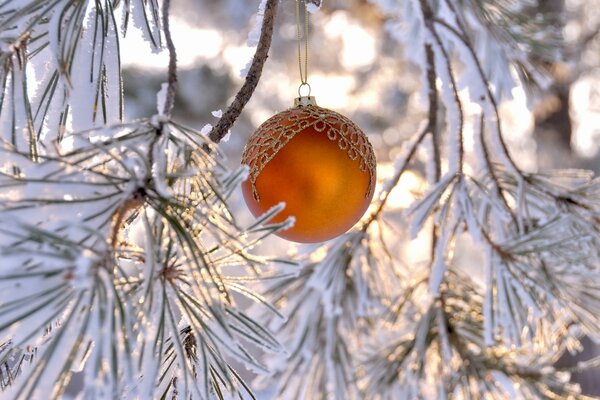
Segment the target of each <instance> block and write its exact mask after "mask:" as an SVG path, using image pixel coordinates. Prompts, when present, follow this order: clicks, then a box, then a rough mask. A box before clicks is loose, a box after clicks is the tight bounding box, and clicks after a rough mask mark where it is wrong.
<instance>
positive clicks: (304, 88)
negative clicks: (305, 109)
mask: <svg viewBox="0 0 600 400" xmlns="http://www.w3.org/2000/svg"><path fill="white" fill-rule="evenodd" d="M311 91H312V89H311V87H310V85H309V84H308V83H307V82H302V83H301V84H300V86H298V97H310V93H311Z"/></svg>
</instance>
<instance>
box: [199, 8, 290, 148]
mask: <svg viewBox="0 0 600 400" xmlns="http://www.w3.org/2000/svg"><path fill="white" fill-rule="evenodd" d="M278 2H279V0H267V4H266V5H265V13H264V19H263V25H262V28H261V31H260V39H259V41H258V46H257V47H256V53H254V58H253V59H252V64H251V65H250V69H249V70H248V75H246V81H245V82H244V85H243V86H242V87H241V89H240V90H239V92H238V93H237V95H236V96H235V99H234V100H233V102H232V103H231V105H230V106H229V108H228V109H227V111H225V113H224V114H223V116H222V117H221V119H220V120H219V122H218V123H217V124H216V125H215V126H214V127H213V128H212V130H211V131H210V133H209V135H208V137H209V138H210V139H211V140H212V141H213V142H215V143H219V142H220V141H221V139H223V138H224V137H225V135H227V132H228V131H229V129H230V128H231V126H232V125H233V124H234V123H235V121H236V119H237V118H238V117H239V116H240V114H241V113H242V110H243V109H244V107H245V106H246V104H247V103H248V101H249V100H250V98H251V97H252V94H253V93H254V90H255V89H256V86H257V85H258V82H259V80H260V76H261V75H262V70H263V66H264V64H265V61H267V58H268V56H269V49H270V48H271V39H272V38H273V26H274V24H275V16H276V15H277V3H278Z"/></svg>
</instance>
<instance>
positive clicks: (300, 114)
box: [242, 3, 376, 243]
mask: <svg viewBox="0 0 600 400" xmlns="http://www.w3.org/2000/svg"><path fill="white" fill-rule="evenodd" d="M297 4H298V3H297ZM297 15H298V20H299V7H298V6H297ZM305 18H306V21H308V19H307V18H308V16H307V13H306V8H305ZM298 26H300V24H299V23H298ZM307 31H308V29H307V28H306V29H305V32H307ZM299 38H300V34H299ZM299 42H300V41H299ZM299 49H300V47H299ZM299 54H300V50H299ZM299 59H301V58H300V57H299ZM307 59H308V57H306V58H305V60H307ZM307 64H308V62H307V61H306V63H305V68H304V71H303V69H302V63H301V62H300V76H301V80H302V84H301V85H300V89H299V90H298V92H299V95H300V97H299V98H297V99H296V102H295V106H294V107H293V108H290V109H288V110H286V111H283V112H280V113H278V114H276V115H274V116H273V117H271V118H269V119H268V120H267V121H266V122H264V123H263V124H262V125H261V126H260V127H259V128H258V129H257V130H256V132H254V134H253V135H252V136H251V137H250V139H249V140H248V143H247V144H246V148H245V149H244V153H243V155H242V164H246V165H248V166H249V168H250V175H249V178H248V180H246V181H245V182H244V183H243V184H242V191H243V195H244V199H245V201H246V203H247V205H248V208H249V209H250V211H251V212H252V214H254V215H255V216H259V215H261V214H263V213H264V212H266V211H267V210H269V209H270V208H271V207H273V206H275V205H277V204H279V203H280V202H284V203H285V205H286V206H285V209H284V210H283V211H282V212H280V213H279V214H278V215H277V216H275V217H274V218H273V220H272V221H271V222H280V221H283V220H285V219H286V218H288V217H289V216H293V217H294V218H295V224H294V226H293V227H292V228H290V229H287V230H284V231H280V232H278V233H277V235H278V236H280V237H282V238H285V239H288V240H293V241H296V242H305V243H310V242H321V241H325V240H328V239H332V238H334V237H336V236H338V235H340V234H342V233H344V232H346V231H347V230H348V229H350V228H351V227H352V226H353V225H354V224H355V223H356V222H357V221H358V220H359V219H360V217H361V216H362V215H363V214H364V212H365V211H366V210H367V208H368V207H369V204H370V202H371V199H372V198H373V193H374V189H375V181H376V161H375V154H374V152H373V147H372V146H371V144H370V143H369V140H368V139H367V137H366V135H365V134H364V133H363V132H362V130H361V129H360V128H359V127H358V126H357V125H356V124H354V123H353V122H352V121H351V120H350V119H348V118H346V117H344V116H343V115H341V114H339V113H337V112H335V111H331V110H328V109H326V108H322V107H319V106H318V105H317V104H316V101H315V98H314V97H312V96H310V86H309V85H308V83H307V79H306V77H307V73H306V71H307V68H306V67H307ZM303 88H308V89H309V93H308V95H307V96H302V95H301V90H302V89H303Z"/></svg>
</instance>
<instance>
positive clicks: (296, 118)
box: [242, 105, 377, 201]
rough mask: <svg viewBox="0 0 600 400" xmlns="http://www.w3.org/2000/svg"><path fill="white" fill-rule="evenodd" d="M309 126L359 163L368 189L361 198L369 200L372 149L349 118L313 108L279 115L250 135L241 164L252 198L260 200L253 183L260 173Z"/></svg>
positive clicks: (373, 162) (372, 177)
mask: <svg viewBox="0 0 600 400" xmlns="http://www.w3.org/2000/svg"><path fill="white" fill-rule="evenodd" d="M311 126H312V127H313V129H314V130H315V131H316V132H319V133H323V134H324V135H327V138H329V140H331V141H334V142H337V144H338V147H339V148H340V150H342V151H345V152H346V153H347V154H348V157H349V158H350V159H351V160H353V161H354V160H359V161H358V166H359V168H360V171H361V172H366V173H368V174H369V187H368V189H367V192H366V193H365V198H369V197H370V196H371V195H372V193H373V191H374V190H375V174H376V168H377V163H376V160H375V152H374V151H373V146H371V143H369V140H368V138H367V136H366V135H365V134H364V133H363V131H362V130H361V129H360V128H359V127H358V126H357V125H356V124H355V123H354V122H352V121H351V120H350V119H348V118H346V117H344V116H343V115H341V114H339V113H337V112H335V111H331V110H328V109H326V108H322V107H319V106H317V105H308V106H301V107H294V108H290V109H288V110H286V111H283V112H280V113H279V114H276V115H274V116H273V117H271V118H269V119H268V120H267V121H265V122H264V123H263V124H262V125H261V126H259V127H258V129H257V130H256V132H254V134H252V136H251V137H250V139H249V140H248V143H247V144H246V147H245V148H244V153H243V154H242V164H246V165H248V166H249V167H250V177H249V178H250V183H251V184H252V193H253V194H254V198H255V199H256V200H257V201H259V200H260V199H259V196H258V192H257V191H256V180H257V179H258V176H259V175H260V173H261V172H262V170H263V169H264V168H265V167H266V166H267V164H268V163H269V162H270V161H271V160H272V159H273V158H274V157H275V156H276V155H277V153H278V152H279V150H281V149H282V148H283V147H284V146H285V145H286V144H287V143H288V142H289V141H290V140H292V138H293V137H294V136H295V135H296V134H298V133H299V132H301V131H303V130H304V129H306V128H309V127H311Z"/></svg>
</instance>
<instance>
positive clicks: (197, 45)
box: [122, 0, 600, 394]
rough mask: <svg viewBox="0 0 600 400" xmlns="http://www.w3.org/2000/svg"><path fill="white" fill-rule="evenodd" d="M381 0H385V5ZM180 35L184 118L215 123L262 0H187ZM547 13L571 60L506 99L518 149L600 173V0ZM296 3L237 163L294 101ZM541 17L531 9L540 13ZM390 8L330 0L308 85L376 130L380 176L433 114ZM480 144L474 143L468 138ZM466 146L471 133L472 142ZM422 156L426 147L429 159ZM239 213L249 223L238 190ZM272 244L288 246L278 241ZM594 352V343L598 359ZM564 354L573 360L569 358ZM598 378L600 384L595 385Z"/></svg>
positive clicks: (131, 50)
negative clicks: (543, 82)
mask: <svg viewBox="0 0 600 400" xmlns="http://www.w3.org/2000/svg"><path fill="white" fill-rule="evenodd" d="M379 3H382V2H379ZM173 7H174V10H173V13H174V15H173V22H172V25H173V26H172V31H173V36H174V40H175V44H176V46H177V52H178V61H179V71H180V72H179V92H178V98H177V102H176V106H175V112H174V114H175V115H174V116H175V118H176V119H178V120H180V121H183V122H185V123H187V124H188V125H190V126H192V127H195V128H197V129H201V128H202V127H204V126H205V125H206V124H212V123H215V122H216V120H217V118H215V117H214V116H213V112H215V111H216V112H218V110H221V109H223V110H224V109H225V108H226V107H227V106H228V104H229V103H230V101H231V97H232V96H233V95H234V94H235V93H236V91H237V89H238V88H239V87H240V86H241V84H242V80H243V78H242V75H241V71H243V70H244V69H245V67H246V65H247V64H248V62H249V61H250V59H251V57H252V55H253V49H252V48H250V47H248V43H247V42H248V34H249V32H251V31H252V29H253V27H254V24H255V17H254V14H255V12H256V9H257V7H258V0H256V1H242V0H204V1H199V2H198V1H195V2H193V1H188V0H178V1H175V2H174V4H173ZM537 7H538V11H539V12H545V13H548V12H551V13H555V15H556V17H557V19H556V20H557V21H558V22H557V23H558V24H560V25H561V27H562V31H563V38H562V39H563V49H561V51H562V53H563V57H562V58H563V60H562V61H561V62H557V63H555V64H554V65H551V66H549V70H550V71H551V75H552V76H551V78H552V80H551V82H549V85H548V87H546V88H543V89H539V88H521V87H515V88H513V89H512V90H511V94H512V99H511V100H507V101H505V102H503V104H502V106H501V110H502V114H503V118H504V119H503V123H504V124H505V132H506V135H507V140H508V142H509V145H510V148H511V150H512V152H513V154H514V156H515V157H514V158H515V159H516V160H517V161H518V163H519V164H520V166H521V167H522V168H524V169H525V170H528V171H537V170H540V169H542V170H546V169H552V168H571V167H573V168H587V169H592V170H594V171H595V172H596V173H598V172H600V140H599V139H600V13H598V12H597V10H598V9H599V7H600V1H597V0H593V1H589V0H588V1H584V0H564V1H563V0H538V4H537ZM294 10H295V5H294V0H282V1H281V5H280V8H279V17H278V21H277V25H276V30H275V35H274V42H273V47H272V49H271V52H270V57H269V60H268V61H267V63H266V66H265V69H264V72H263V76H262V79H261V81H260V84H259V86H258V89H257V90H256V92H255V94H254V96H253V97H252V99H251V101H250V103H249V105H248V106H247V107H246V108H245V110H244V113H243V114H242V117H241V118H240V119H239V120H238V121H237V123H236V124H235V125H234V127H233V129H232V134H231V136H230V139H229V140H228V141H227V142H224V143H222V145H221V147H222V149H223V151H224V152H225V154H227V156H228V160H229V162H230V163H231V165H236V164H238V163H239V159H240V156H241V152H242V150H243V146H244V144H245V142H246V140H247V138H248V137H249V136H250V135H251V133H252V132H253V131H254V129H256V127H257V126H258V125H260V124H261V123H262V122H263V121H264V120H266V119H267V118H268V117H270V116H271V115H272V114H274V113H276V112H278V111H281V110H283V109H285V108H288V107H290V106H291V105H292V103H293V99H294V97H296V93H297V88H298V84H299V75H298V60H297V48H296V26H295V16H294ZM532 17H533V16H532ZM388 24H389V21H388V18H387V16H386V15H385V14H384V13H382V12H381V10H380V9H379V8H378V7H377V6H376V5H374V4H372V2H369V1H367V0H326V1H325V2H324V5H323V8H322V9H321V10H320V11H319V12H317V13H315V14H314V15H313V16H312V23H311V34H310V60H309V62H310V66H309V72H310V76H309V82H310V84H311V86H312V90H313V92H312V93H313V95H314V96H316V98H317V102H318V103H319V105H321V106H323V107H327V108H331V109H334V110H336V111H339V112H341V113H343V114H345V115H347V116H349V117H351V118H352V119H353V120H354V121H355V122H357V123H358V124H359V125H360V126H361V127H362V128H363V130H364V131H365V132H366V133H367V134H368V136H369V138H370V140H371V142H372V144H373V146H374V148H375V150H376V152H377V156H378V161H379V173H378V174H379V176H380V177H385V176H386V175H389V174H390V173H391V171H392V168H391V162H392V161H393V159H394V158H395V156H396V155H397V154H398V152H399V150H400V146H401V144H402V143H403V141H404V140H405V139H406V138H408V137H409V136H410V135H411V134H413V133H414V132H415V131H416V130H417V129H418V126H419V123H420V121H422V120H423V118H424V109H423V107H422V100H423V98H422V96H423V94H422V92H421V84H420V82H421V79H422V75H421V71H420V70H419V69H418V68H416V67H415V66H414V65H411V64H410V63H408V62H407V57H406V54H405V53H404V50H403V48H402V47H401V46H400V45H399V42H398V40H396V38H394V37H393V35H392V34H391V33H390V32H391V30H390V29H388V27H389V25H388ZM136 35H137V31H136V30H131V31H130V32H128V36H127V38H126V39H125V40H123V42H122V46H123V52H122V62H123V68H124V85H125V99H126V104H125V113H126V119H127V120H131V119H135V118H140V117H144V116H148V115H152V114H154V113H155V110H156V93H157V92H158V90H159V89H160V85H161V83H162V82H163V81H164V80H165V70H166V65H167V54H166V53H165V52H163V53H159V54H153V53H151V52H150V50H149V49H148V46H147V45H146V44H145V43H144V42H143V40H142V39H141V37H139V36H136ZM471 142H472V141H471ZM467 146H469V140H468V138H467ZM424 156H425V155H424V154H423V157H424ZM403 179H404V185H405V189H406V190H405V191H396V192H395V193H396V194H395V196H396V197H395V198H394V199H392V201H391V203H392V204H393V205H395V206H396V207H398V208H403V207H406V206H407V205H408V204H410V202H411V200H412V195H411V192H412V191H419V186H420V177H419V176H418V175H417V174H410V173H409V174H406V176H405V178H403ZM234 206H235V207H236V208H237V209H238V211H239V212H238V215H239V217H240V218H241V219H244V218H247V219H250V214H249V213H248V212H247V211H246V209H245V207H244V206H243V204H242V202H241V196H238V197H237V204H235V205H234ZM264 246H267V247H269V250H271V251H272V250H273V249H274V248H279V249H281V251H287V249H288V243H287V242H283V241H282V240H281V239H277V238H273V239H271V240H270V241H268V242H266V243H265V244H264ZM590 352H594V350H593V348H591V347H590V349H588V350H587V355H586V357H585V358H589V356H590V355H591V354H590ZM561 362H564V363H566V364H570V363H573V360H571V359H565V360H563V361H561ZM575 379H577V380H578V381H580V382H581V383H582V385H583V388H584V391H585V392H588V393H593V392H595V393H596V394H600V389H599V388H598V384H597V383H596V382H594V381H595V377H594V373H588V374H587V375H579V376H576V377H575ZM594 385H596V386H595V387H594Z"/></svg>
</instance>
